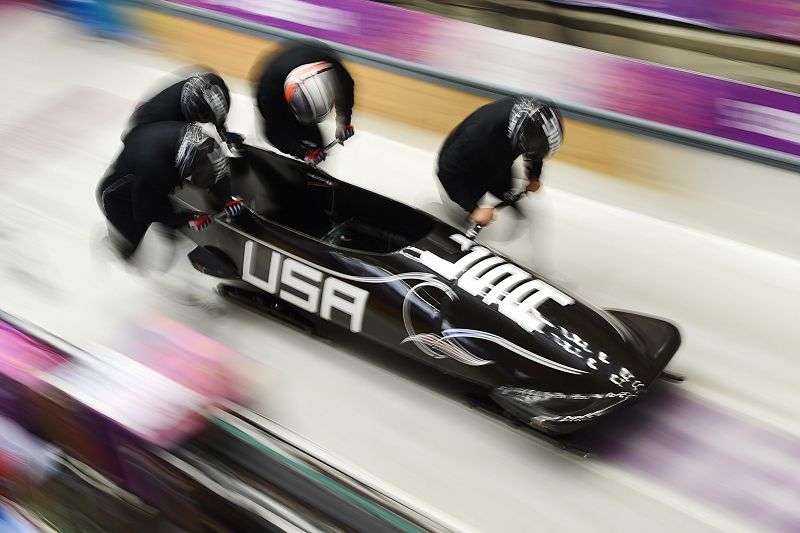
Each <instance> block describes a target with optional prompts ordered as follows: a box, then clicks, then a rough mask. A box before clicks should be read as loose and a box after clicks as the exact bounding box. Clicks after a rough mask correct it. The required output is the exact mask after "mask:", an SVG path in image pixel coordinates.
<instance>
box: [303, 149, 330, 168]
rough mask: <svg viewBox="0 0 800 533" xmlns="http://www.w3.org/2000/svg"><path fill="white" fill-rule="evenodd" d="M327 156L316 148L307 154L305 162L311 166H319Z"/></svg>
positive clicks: (304, 157) (304, 158)
mask: <svg viewBox="0 0 800 533" xmlns="http://www.w3.org/2000/svg"><path fill="white" fill-rule="evenodd" d="M325 155H326V154H325V152H324V151H322V150H321V149H319V148H315V149H313V150H309V151H308V152H306V155H304V156H303V161H305V162H306V163H308V164H309V165H313V166H317V165H319V164H320V163H322V162H323V161H325Z"/></svg>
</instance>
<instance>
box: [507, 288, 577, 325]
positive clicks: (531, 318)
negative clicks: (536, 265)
mask: <svg viewBox="0 0 800 533" xmlns="http://www.w3.org/2000/svg"><path fill="white" fill-rule="evenodd" d="M523 298H524V299H523ZM548 299H552V300H555V301H556V302H558V303H559V304H561V305H569V304H572V303H573V302H574V300H573V299H572V298H570V297H569V296H567V295H566V294H564V293H563V292H561V291H559V290H556V289H554V288H553V287H551V286H550V285H548V284H546V283H545V282H543V281H541V280H534V281H529V282H527V283H523V284H522V285H520V286H519V287H517V288H516V289H514V290H513V291H511V292H510V293H509V295H508V296H506V297H505V298H503V300H502V301H501V302H500V307H499V311H500V312H501V313H503V314H504V315H506V316H507V317H508V318H510V319H512V320H513V321H514V322H516V323H517V324H519V325H520V326H521V327H522V329H524V330H525V331H527V332H528V333H531V332H533V331H534V330H536V331H541V330H542V326H544V325H545V324H546V323H547V321H546V320H545V319H544V318H543V317H542V315H541V313H539V311H537V308H538V307H539V306H540V305H542V303H544V302H545V301H546V300H548Z"/></svg>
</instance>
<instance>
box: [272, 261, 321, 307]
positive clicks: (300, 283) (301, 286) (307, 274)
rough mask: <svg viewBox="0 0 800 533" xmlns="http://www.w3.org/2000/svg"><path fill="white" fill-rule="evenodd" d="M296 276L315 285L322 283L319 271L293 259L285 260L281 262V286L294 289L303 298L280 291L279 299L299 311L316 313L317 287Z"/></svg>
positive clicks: (317, 301)
mask: <svg viewBox="0 0 800 533" xmlns="http://www.w3.org/2000/svg"><path fill="white" fill-rule="evenodd" d="M298 274H299V275H300V276H303V277H304V278H306V279H309V280H311V281H315V282H317V283H319V282H320V281H322V272H320V271H319V270H315V269H313V268H311V267H310V266H308V265H304V264H303V263H300V262H298V261H295V260H294V259H285V260H284V261H283V272H281V286H282V287H283V286H285V287H289V288H291V289H295V290H296V291H297V292H299V293H300V294H301V295H303V296H298V295H296V294H293V293H291V292H288V291H287V290H286V289H281V293H280V297H281V299H282V300H286V301H287V302H289V303H290V304H293V305H296V306H297V307H299V308H300V309H305V310H306V311H308V312H309V313H316V312H317V309H319V287H317V286H315V285H312V284H311V283H308V282H307V281H304V280H303V279H301V278H299V277H298V276H297V275H298Z"/></svg>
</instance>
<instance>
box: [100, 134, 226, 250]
mask: <svg viewBox="0 0 800 533" xmlns="http://www.w3.org/2000/svg"><path fill="white" fill-rule="evenodd" d="M187 182H190V183H192V184H193V185H195V186H198V187H201V188H204V189H208V190H210V191H211V193H212V194H213V196H214V197H215V199H216V200H217V203H218V204H219V205H220V208H221V209H225V210H226V212H227V213H228V214H229V215H231V216H236V215H238V214H239V213H240V212H241V210H242V202H241V200H238V199H233V198H231V190H230V177H229V175H228V168H227V159H226V158H225V156H224V155H223V154H222V152H221V149H220V147H219V145H218V144H217V143H216V142H215V141H214V140H213V139H212V138H210V137H208V136H207V135H205V134H204V133H203V132H202V129H201V128H200V127H199V126H197V125H194V124H187V123H185V122H157V123H154V124H147V125H143V126H140V127H137V128H135V129H134V130H132V131H131V132H130V133H129V135H128V136H127V138H126V142H125V146H124V148H123V150H122V152H121V153H120V155H119V156H118V157H117V160H116V161H115V162H114V164H113V165H112V166H111V168H110V169H109V172H108V174H107V175H106V176H105V177H104V178H103V180H102V181H101V182H100V185H99V186H98V189H97V201H98V203H99V205H100V208H101V210H102V211H103V214H104V215H105V217H106V219H107V220H108V222H109V224H110V227H109V235H110V237H111V241H112V243H113V244H114V246H115V248H116V250H117V252H119V254H120V255H121V256H122V257H123V258H124V259H126V260H127V259H129V258H130V257H131V256H132V255H133V254H134V252H135V251H136V249H137V248H138V246H139V244H140V243H141V241H142V238H143V237H144V235H145V233H146V232H147V229H148V228H149V227H150V225H151V224H153V223H159V224H162V225H164V226H166V227H168V228H170V229H173V230H174V229H177V228H180V227H181V226H188V227H189V228H191V229H193V230H196V231H202V230H204V229H206V228H207V227H208V225H209V224H210V223H211V220H210V217H209V215H207V214H205V213H195V212H191V211H181V210H177V211H176V210H175V209H173V207H172V205H171V203H170V200H169V195H170V194H171V193H172V191H174V190H175V188H176V187H182V186H183V185H184V184H185V183H187Z"/></svg>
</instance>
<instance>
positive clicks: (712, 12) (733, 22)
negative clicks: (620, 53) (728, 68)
mask: <svg viewBox="0 0 800 533" xmlns="http://www.w3.org/2000/svg"><path fill="white" fill-rule="evenodd" d="M550 1H551V2H555V3H559V4H567V5H574V6H583V7H595V8H605V9H615V10H618V11H625V12H628V13H636V14H640V15H647V16H650V17H655V18H662V19H670V20H677V21H680V22H687V23H690V24H695V25H699V26H707V27H709V28H717V29H722V30H729V31H733V32H736V33H750V34H755V35H762V36H765V37H777V38H779V39H789V40H792V41H800V2H798V1H797V0H772V1H771V2H765V1H764V0H702V1H698V0H612V1H609V2H606V1H603V0H550Z"/></svg>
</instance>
